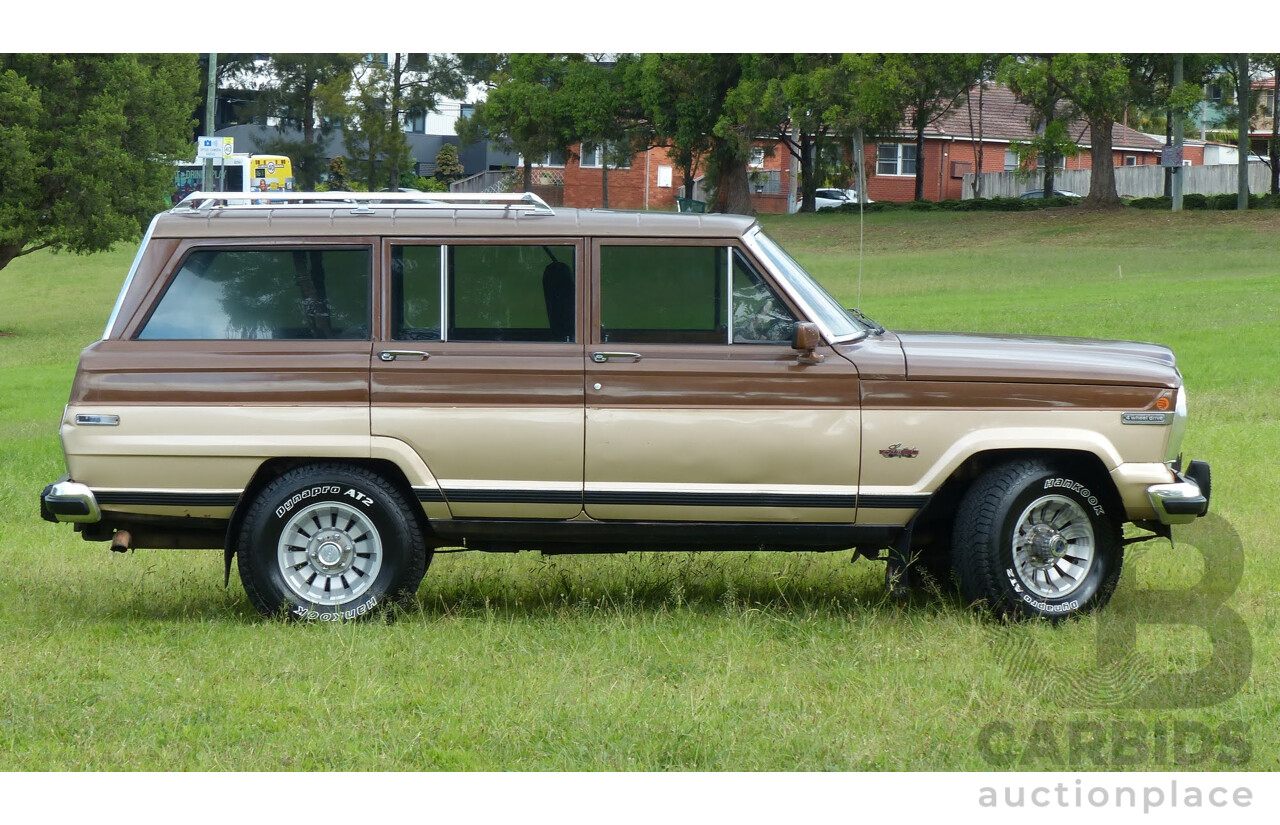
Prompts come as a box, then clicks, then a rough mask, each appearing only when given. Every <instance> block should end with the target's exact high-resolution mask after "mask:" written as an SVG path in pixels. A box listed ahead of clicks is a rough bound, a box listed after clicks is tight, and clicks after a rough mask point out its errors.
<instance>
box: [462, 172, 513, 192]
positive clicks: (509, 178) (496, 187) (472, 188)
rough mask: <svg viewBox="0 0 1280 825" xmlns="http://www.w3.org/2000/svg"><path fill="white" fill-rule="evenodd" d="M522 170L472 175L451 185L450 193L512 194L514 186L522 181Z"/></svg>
mask: <svg viewBox="0 0 1280 825" xmlns="http://www.w3.org/2000/svg"><path fill="white" fill-rule="evenodd" d="M520 174H521V173H520V170H519V169H516V170H511V169H506V170H502V171H496V172H493V171H491V172H481V173H479V174H477V175H472V176H471V177H469V178H463V179H462V180H455V181H454V182H453V183H451V184H449V191H450V192H473V193H482V194H493V193H495V192H510V191H511V189H512V187H513V185H515V184H517V183H519V181H520Z"/></svg>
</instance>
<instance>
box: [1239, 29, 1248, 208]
mask: <svg viewBox="0 0 1280 825" xmlns="http://www.w3.org/2000/svg"><path fill="white" fill-rule="evenodd" d="M1237 61H1238V64H1237V66H1236V72H1237V75H1236V128H1237V129H1238V130H1239V131H1238V132H1237V133H1236V152H1237V154H1238V155H1239V160H1240V165H1239V166H1237V167H1236V209H1248V208H1249V91H1250V89H1249V55H1247V54H1242V55H1238V56H1237Z"/></svg>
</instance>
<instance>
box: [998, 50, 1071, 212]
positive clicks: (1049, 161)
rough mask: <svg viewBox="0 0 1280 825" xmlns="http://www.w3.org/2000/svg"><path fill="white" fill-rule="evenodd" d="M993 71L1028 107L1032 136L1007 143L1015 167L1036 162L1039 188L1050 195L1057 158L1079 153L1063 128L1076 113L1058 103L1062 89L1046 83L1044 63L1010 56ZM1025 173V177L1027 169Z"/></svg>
mask: <svg viewBox="0 0 1280 825" xmlns="http://www.w3.org/2000/svg"><path fill="white" fill-rule="evenodd" d="M997 74H998V77H999V78H1000V79H1001V80H1002V81H1003V82H1004V83H1005V85H1007V86H1008V87H1009V88H1010V89H1011V90H1012V91H1013V93H1014V94H1015V95H1017V97H1018V100H1020V101H1021V102H1023V103H1025V104H1027V106H1029V107H1030V109H1031V114H1030V118H1031V121H1030V123H1029V124H1028V125H1029V126H1030V127H1031V128H1032V130H1033V131H1034V132H1035V137H1034V138H1032V139H1031V140H1025V141H1014V142H1013V143H1012V144H1011V146H1010V148H1011V149H1012V150H1013V152H1014V153H1015V154H1016V155H1017V156H1018V167H1019V170H1022V169H1031V168H1035V167H1037V166H1038V165H1039V166H1040V168H1041V169H1042V175H1043V177H1042V179H1041V183H1040V186H1041V189H1042V190H1043V191H1044V196H1045V197H1046V198H1047V197H1050V196H1052V195H1053V190H1054V177H1055V173H1056V171H1057V161H1058V158H1068V157H1074V156H1075V155H1077V154H1079V152H1080V147H1079V145H1078V144H1077V143H1076V141H1075V140H1074V139H1073V138H1072V137H1071V135H1070V133H1069V132H1068V130H1067V124H1068V123H1070V122H1071V121H1072V120H1074V119H1075V117H1076V115H1077V112H1076V111H1075V109H1074V108H1073V107H1071V106H1069V105H1068V106H1065V107H1064V106H1063V105H1062V104H1063V94H1062V90H1061V89H1059V88H1058V87H1057V86H1056V85H1055V84H1053V83H1052V82H1050V80H1049V75H1048V71H1047V64H1044V63H1031V64H1030V65H1028V64H1026V63H1025V62H1024V61H1022V60H1021V59H1019V58H1017V57H1012V56H1011V57H1007V58H1005V60H1004V61H1003V62H1002V63H1001V66H1000V69H999V70H998V73H997ZM1040 164H1042V165H1040ZM1021 174H1023V173H1022V172H1021V171H1020V172H1019V175H1021ZM1026 174H1027V175H1028V176H1029V175H1030V172H1027V173H1026Z"/></svg>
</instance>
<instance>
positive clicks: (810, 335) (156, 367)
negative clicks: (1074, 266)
mask: <svg viewBox="0 0 1280 825" xmlns="http://www.w3.org/2000/svg"><path fill="white" fill-rule="evenodd" d="M339 197H341V198H343V199H342V200H338V198H339ZM1186 403H1187V394H1186V390H1185V389H1184V388H1183V386H1182V379H1181V376H1180V375H1179V373H1178V370H1177V369H1176V368H1175V366H1174V358H1173V354H1172V353H1171V352H1170V351H1169V350H1168V349H1166V348H1165V347H1161V346H1156V345H1153V344H1140V343H1130V342H1123V341H1095V340H1079V339H1065V338H1049V337H1020V336H1005V335H958V334H935V333H914V332H892V331H888V330H885V329H884V328H882V327H881V326H879V325H878V324H876V323H875V322H873V321H871V320H869V319H868V318H866V317H864V316H862V315H861V314H859V313H858V312H856V311H850V310H846V309H845V308H844V307H843V306H842V305H841V304H840V302H839V301H837V300H836V299H835V298H833V297H832V296H831V295H830V294H828V293H827V292H826V290H824V289H823V288H822V286H820V285H819V284H818V283H817V282H815V281H814V280H813V279H812V278H811V277H810V276H809V275H808V274H806V273H805V271H804V269H803V268H802V267H801V266H800V265H799V264H798V263H796V261H795V260H793V259H792V258H791V257H790V256H789V255H788V254H787V253H786V252H785V251H784V250H783V249H782V248H781V247H779V246H778V244H776V243H775V242H774V241H772V240H770V238H769V237H768V236H767V235H766V234H765V233H764V232H763V231H761V228H760V226H759V225H758V224H757V223H756V222H755V221H754V220H752V219H751V218H747V217H740V216H733V215H685V214H671V213H625V212H608V211H594V210H575V209H556V210H552V209H550V208H548V207H547V205H546V204H545V203H543V202H542V201H540V200H539V199H538V198H536V197H535V196H532V195H515V196H470V197H467V196H462V197H459V196H443V197H435V196H426V195H417V194H377V195H371V196H359V195H350V196H348V195H347V194H346V193H343V194H342V195H341V196H337V195H334V194H310V193H292V192H291V193H280V194H279V195H270V196H264V197H262V198H259V199H255V200H254V201H253V202H247V201H243V200H241V201H235V200H227V199H226V196H221V195H206V194H196V195H192V196H191V197H190V198H188V199H187V200H185V201H184V202H183V203H182V204H180V205H179V206H177V207H176V208H174V209H172V210H170V211H168V212H165V213H163V214H161V215H158V216H157V217H156V218H155V220H154V221H153V222H152V224H151V227H150V229H149V230H148V232H147V234H146V237H145V238H144V240H143V242H142V245H141V248H140V249H139V251H138V255H137V258H136V260H135V261H134V264H133V268H132V270H131V271H130V272H129V275H128V278H127V280H126V281H125V284H124V287H123V289H122V290H121V292H120V297H119V300H118V301H117V303H116V306H115V309H114V310H113V311H112V313H111V317H110V320H109V321H108V322H107V328H106V331H105V333H104V334H103V337H102V340H100V341H97V342H95V343H93V344H92V345H90V346H89V347H88V348H87V349H85V350H84V353H83V354H82V356H81V358H80V365H79V369H78V371H77V373H76V378H75V383H74V384H73V386H72V388H71V397H70V401H69V402H68V404H67V408H66V413H65V415H64V417H63V420H62V444H63V449H64V451H65V454H66V463H67V469H68V471H69V473H68V475H67V476H64V477H63V478H62V479H61V480H59V481H57V482H55V483H54V484H51V485H50V486H49V487H47V488H46V489H45V490H44V491H43V493H42V494H41V511H42V514H43V516H44V517H45V518H46V519H47V520H50V521H60V522H71V523H72V524H73V525H74V527H75V529H76V530H77V531H79V532H80V533H81V535H82V536H83V537H84V538H85V539H87V540H90V541H110V542H112V549H115V550H125V549H128V548H135V547H136V548H159V547H164V548H223V549H224V552H225V558H226V565H227V570H228V571H229V570H230V565H231V560H232V558H233V557H235V559H236V560H237V563H238V566H239V570H240V576H241V578H242V580H243V582H244V587H245V590H246V591H247V592H248V594H249V597H250V598H251V599H252V601H253V603H254V604H255V605H256V606H257V607H258V608H259V609H260V610H261V611H262V612H263V613H264V614H269V615H276V614H287V615H292V616H294V617H299V618H304V619H335V618H355V617H360V616H364V615H366V614H368V613H369V612H370V611H373V610H375V609H376V608H379V607H381V606H383V605H385V604H387V603H394V602H396V601H400V600H405V599H412V597H413V594H414V593H415V591H416V590H417V588H418V585H419V583H420V581H421V580H422V577H423V575H424V573H425V572H426V569H427V566H428V565H429V564H430V562H431V558H432V553H433V552H434V550H436V549H438V548H444V547H449V548H457V547H462V548H469V549H474V550H486V551H515V550H525V549H529V550H541V551H543V552H547V553H573V552H601V551H626V550H662V549H679V550H693V549H708V550H760V549H773V550H843V549H849V548H853V549H855V550H856V553H857V555H862V556H865V557H868V558H883V559H885V560H887V561H888V562H889V569H890V572H891V574H892V580H894V581H901V580H902V578H903V577H904V576H906V577H909V576H910V575H912V574H913V572H915V571H917V570H928V571H932V572H933V573H934V574H935V575H944V576H947V577H949V576H950V574H951V572H952V571H954V573H955V575H956V577H957V579H958V581H959V585H960V590H961V594H962V595H963V597H964V598H965V599H966V600H968V601H972V602H981V603H984V604H986V605H988V606H989V607H990V608H991V609H993V610H995V611H996V612H998V613H1001V614H1006V615H1015V616H1018V615H1031V616H1047V617H1053V618H1059V617H1063V616H1068V615H1072V614H1076V613H1080V612H1082V611H1085V610H1088V609H1090V608H1093V607H1096V606H1098V605H1101V604H1103V603H1104V602H1105V601H1106V600H1107V598H1108V597H1109V596H1110V594H1111V591H1112V590H1113V588H1114V587H1115V584H1116V581H1117V580H1118V578H1119V575H1120V564H1121V558H1122V553H1123V546H1124V542H1125V540H1124V539H1123V538H1122V532H1121V528H1122V527H1123V525H1124V524H1125V523H1127V522H1133V523H1135V524H1137V525H1138V526H1140V527H1142V528H1145V529H1146V530H1149V531H1151V532H1153V533H1155V534H1159V535H1168V534H1169V530H1170V528H1169V525H1172V524H1176V523H1180V522H1187V521H1191V520H1193V519H1195V518H1196V517H1197V516H1200V515H1203V514H1204V513H1205V512H1206V510H1207V509H1208V505H1209V467H1208V465H1207V464H1205V463H1204V462H1190V464H1189V465H1186V466H1185V467H1184V466H1183V463H1182V458H1181V455H1180V453H1179V448H1180V444H1181V441H1182V436H1183V431H1184V429H1185V426H1186ZM855 558H856V556H855Z"/></svg>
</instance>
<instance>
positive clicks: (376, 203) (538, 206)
mask: <svg viewBox="0 0 1280 825" xmlns="http://www.w3.org/2000/svg"><path fill="white" fill-rule="evenodd" d="M344 206H345V207H350V208H351V211H352V214H370V213H372V212H373V209H374V208H376V207H383V208H390V209H423V210H450V211H464V210H465V211H481V210H484V211H493V210H495V209H501V210H503V211H518V212H521V213H524V214H528V215H554V214H555V210H554V209H552V208H551V207H550V206H549V205H548V204H547V202H546V201H544V200H543V199H542V198H540V197H538V196H537V195H535V194H533V193H532V192H499V193H496V194H495V193H485V192H457V193H455V192H192V193H191V194H190V195H187V196H186V197H185V198H183V199H182V202H181V203H179V204H178V205H177V206H175V207H173V210H172V211H174V212H185V213H191V212H198V213H201V214H208V213H210V212H212V211H213V210H214V209H219V210H222V209H236V210H240V209H246V210H262V209H281V208H288V209H291V210H292V209H335V208H342V207H344Z"/></svg>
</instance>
